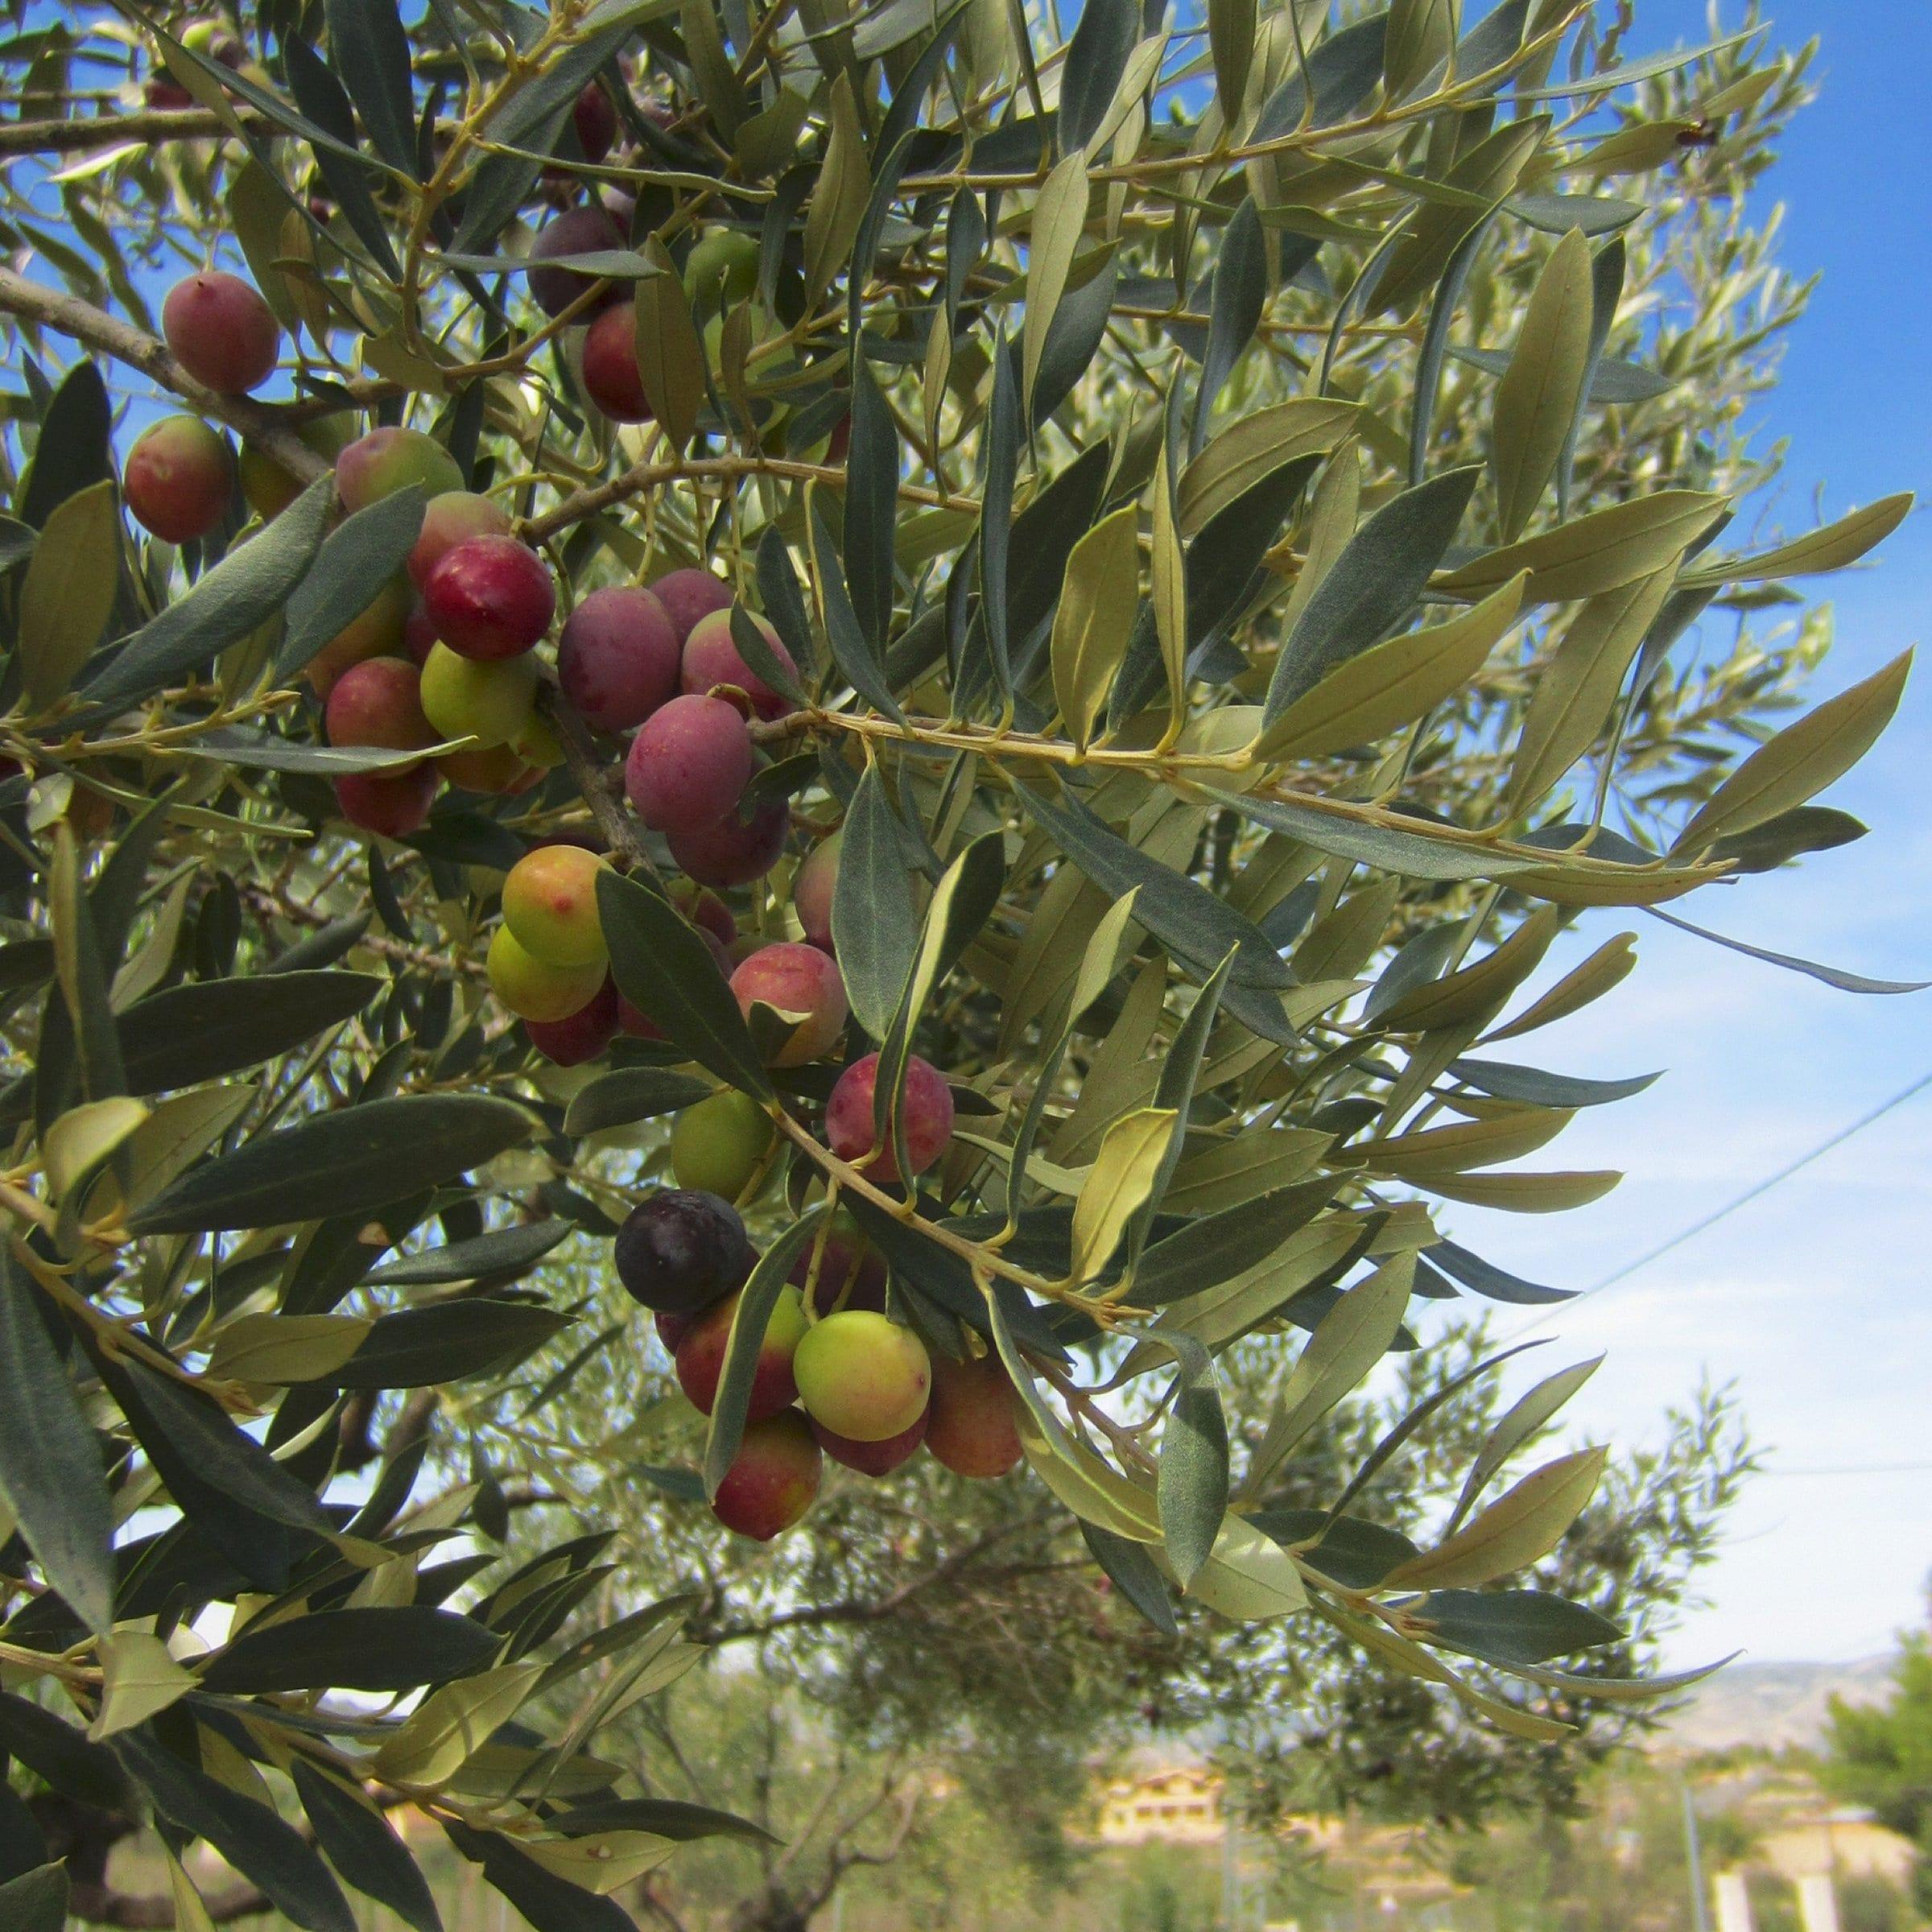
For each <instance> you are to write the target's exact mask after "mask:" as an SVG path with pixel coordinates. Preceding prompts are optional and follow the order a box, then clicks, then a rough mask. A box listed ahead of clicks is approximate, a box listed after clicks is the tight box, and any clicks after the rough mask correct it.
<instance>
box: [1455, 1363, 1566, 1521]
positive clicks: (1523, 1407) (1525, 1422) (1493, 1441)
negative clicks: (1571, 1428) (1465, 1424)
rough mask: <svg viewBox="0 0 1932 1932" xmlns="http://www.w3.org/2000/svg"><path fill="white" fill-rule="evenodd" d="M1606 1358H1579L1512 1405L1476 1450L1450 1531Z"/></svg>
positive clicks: (1457, 1503) (1456, 1500)
mask: <svg viewBox="0 0 1932 1932" xmlns="http://www.w3.org/2000/svg"><path fill="white" fill-rule="evenodd" d="M1603 1360H1604V1358H1603V1357H1602V1356H1600V1355H1597V1356H1591V1358H1590V1360H1588V1361H1587V1362H1577V1363H1575V1364H1572V1365H1571V1367H1569V1368H1567V1369H1558V1371H1557V1372H1556V1373H1555V1374H1554V1375H1551V1376H1546V1377H1544V1379H1543V1380H1542V1381H1540V1382H1538V1384H1537V1385H1536V1386H1535V1387H1534V1388H1533V1389H1530V1390H1529V1391H1528V1392H1527V1393H1525V1394H1524V1395H1521V1396H1520V1397H1518V1398H1517V1400H1516V1402H1513V1404H1512V1405H1511V1406H1510V1407H1509V1409H1508V1410H1506V1411H1505V1414H1503V1416H1502V1418H1501V1420H1500V1421H1499V1422H1497V1423H1496V1426H1495V1427H1494V1428H1493V1429H1492V1430H1490V1431H1489V1434H1488V1436H1487V1437H1486V1438H1485V1439H1484V1443H1483V1446H1482V1447H1481V1448H1480V1450H1479V1451H1477V1452H1476V1460H1475V1461H1474V1462H1473V1463H1471V1464H1470V1465H1469V1473H1468V1476H1466V1477H1465V1478H1464V1479H1463V1489H1462V1493H1461V1495H1459V1496H1457V1498H1456V1499H1455V1509H1452V1510H1451V1512H1450V1513H1449V1521H1448V1524H1447V1531H1448V1533H1449V1534H1455V1530H1456V1528H1457V1526H1458V1525H1459V1524H1460V1523H1461V1521H1462V1520H1463V1517H1466V1516H1467V1515H1468V1513H1469V1511H1470V1508H1471V1506H1472V1505H1473V1504H1474V1503H1475V1501H1476V1498H1477V1497H1478V1496H1480V1495H1481V1494H1482V1492H1483V1491H1484V1488H1487V1487H1488V1484H1489V1483H1490V1481H1491V1480H1492V1478H1493V1477H1494V1476H1495V1475H1496V1472H1497V1471H1498V1470H1499V1469H1501V1468H1502V1466H1503V1465H1504V1463H1506V1462H1508V1461H1509V1458H1510V1457H1511V1456H1512V1455H1514V1454H1515V1453H1516V1451H1517V1450H1518V1449H1520V1448H1521V1447H1522V1446H1523V1444H1524V1443H1526V1442H1528V1441H1529V1440H1530V1438H1531V1437H1533V1436H1534V1435H1536V1434H1537V1433H1538V1431H1539V1430H1542V1428H1543V1427H1544V1426H1546V1424H1547V1423H1548V1422H1550V1419H1551V1418H1552V1417H1554V1415H1555V1414H1557V1412H1558V1410H1560V1409H1562V1408H1563V1405H1564V1404H1565V1403H1566V1402H1568V1401H1569V1400H1570V1398H1571V1396H1573V1395H1575V1393H1576V1392H1577V1391H1578V1389H1581V1388H1582V1387H1583V1385H1584V1383H1586V1382H1587V1381H1589V1379H1590V1378H1591V1376H1593V1375H1594V1374H1596V1372H1597V1370H1598V1369H1599V1368H1600V1367H1601V1366H1602V1364H1603Z"/></svg>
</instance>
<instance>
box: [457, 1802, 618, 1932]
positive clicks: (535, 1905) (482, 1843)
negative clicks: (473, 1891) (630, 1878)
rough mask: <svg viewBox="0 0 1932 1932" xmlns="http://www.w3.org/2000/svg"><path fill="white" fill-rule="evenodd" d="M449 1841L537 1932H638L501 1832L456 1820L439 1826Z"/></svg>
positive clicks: (608, 1902)
mask: <svg viewBox="0 0 1932 1932" xmlns="http://www.w3.org/2000/svg"><path fill="white" fill-rule="evenodd" d="M440 1822H441V1823H442V1826H443V1829H444V1831H445V1832H447V1833H448V1835H449V1840H450V1843H452V1844H453V1845H454V1846H455V1847H456V1849H457V1850H458V1851H459V1852H461V1853H462V1854H463V1856H464V1857H465V1858H467V1859H468V1860H469V1861H470V1862H471V1863H472V1864H477V1865H481V1867H482V1868H483V1876H484V1878H485V1880H487V1881H488V1882H489V1885H491V1886H492V1887H493V1888H494V1889H496V1890H497V1891H498V1892H500V1893H502V1895H503V1896H504V1897H506V1899H508V1900H509V1901H510V1903H511V1904H512V1905H514V1906H515V1907H516V1909H518V1911H519V1912H521V1913H522V1914H523V1916H524V1918H526V1919H528V1920H529V1922H530V1924H531V1925H532V1926H535V1928H536V1932H637V1928H636V1926H635V1925H634V1922H633V1921H632V1919H631V1916H630V1913H628V1912H626V1911H625V1909H624V1908H623V1907H622V1906H621V1905H619V1904H618V1903H617V1901H616V1900H615V1899H614V1898H600V1897H597V1894H596V1893H591V1892H584V1891H580V1890H579V1889H577V1887H576V1886H575V1885H571V1884H569V1883H568V1882H567V1881H566V1880H563V1879H560V1878H558V1877H556V1876H555V1875H554V1874H553V1873H551V1872H547V1871H546V1870H545V1869H544V1868H543V1866H541V1865H539V1864H538V1863H537V1862H536V1860H535V1859H533V1858H530V1857H528V1856H526V1855H525V1854H524V1853H523V1852H520V1851H518V1848H517V1847H516V1845H515V1844H514V1843H513V1842H512V1840H510V1839H508V1838H506V1837H505V1836H503V1835H502V1833H501V1832H497V1831H477V1830H475V1829H473V1827H470V1826H469V1825H460V1824H458V1823H456V1820H455V1819H454V1818H444V1819H442V1820H441V1821H440Z"/></svg>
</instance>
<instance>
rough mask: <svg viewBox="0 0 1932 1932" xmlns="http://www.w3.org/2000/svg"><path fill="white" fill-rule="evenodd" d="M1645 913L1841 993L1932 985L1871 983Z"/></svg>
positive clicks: (1669, 915) (1659, 913) (1653, 910)
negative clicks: (1819, 982) (1817, 981)
mask: <svg viewBox="0 0 1932 1932" xmlns="http://www.w3.org/2000/svg"><path fill="white" fill-rule="evenodd" d="M1643 910H1645V912H1647V913H1649V914H1650V916H1651V918H1653V919H1662V921H1663V923H1665V924H1666V926H1674V927H1676V928H1677V929H1678V931H1680V932H1689V933H1695V935H1697V937H1698V938H1699V939H1708V940H1710V941H1711V943H1712V944H1713V945H1714V946H1722V947H1725V948H1727V949H1728V951H1730V952H1741V953H1743V954H1744V956H1745V957H1746V958H1747V959H1752V960H1763V961H1764V962H1765V964H1766V965H1767V966H1781V967H1783V968H1784V969H1785V971H1786V972H1802V974H1804V976H1806V978H1807V979H1811V980H1823V982H1824V983H1825V985H1827V986H1835V987H1836V988H1837V989H1838V990H1839V992H1840V993H1923V992H1924V991H1925V989H1926V987H1927V986H1928V985H1932V980H1872V979H1868V978H1866V976H1864V974H1863V973H1862V972H1847V971H1846V970H1845V969H1844V968H1843V967H1842V966H1821V965H1819V964H1818V962H1817V961H1816V960H1801V959H1799V958H1798V956H1796V955H1795V954H1794V953H1789V952H1768V951H1767V950H1766V949H1765V947H1762V946H1748V945H1746V944H1745V943H1744V941H1743V940H1742V939H1727V938H1726V937H1725V936H1724V934H1722V933H1721V932H1713V931H1711V929H1710V927H1707V926H1693V925H1692V924H1691V922H1690V921H1689V920H1688V919H1679V918H1678V916H1677V914H1675V913H1674V912H1666V911H1664V910H1662V908H1661V907H1659V906H1645V907H1644V909H1643Z"/></svg>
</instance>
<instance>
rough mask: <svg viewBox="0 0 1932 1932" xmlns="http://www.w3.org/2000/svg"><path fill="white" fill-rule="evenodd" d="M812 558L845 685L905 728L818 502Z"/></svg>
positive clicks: (834, 657) (814, 512)
mask: <svg viewBox="0 0 1932 1932" xmlns="http://www.w3.org/2000/svg"><path fill="white" fill-rule="evenodd" d="M811 555H812V563H813V567H814V572H815V577H816V580H817V584H818V589H819V603H820V605H821V608H822V610H823V613H824V620H825V642H826V646H827V648H828V650H830V651H831V653H832V662H833V663H835V664H836V666H837V667H838V668H839V672H840V675H841V676H842V677H843V678H844V680H845V682H846V683H848V684H849V685H850V686H851V687H852V689H853V690H854V691H857V693H858V694H859V696H861V697H862V698H863V699H864V700H865V701H866V703H867V704H869V705H871V706H872V708H873V710H874V711H877V712H883V713H884V714H885V716H887V717H889V718H890V719H891V720H893V721H894V723H895V724H898V725H903V724H904V723H905V722H906V714H905V712H902V711H901V710H900V708H899V704H898V699H896V698H895V697H894V696H893V695H892V690H891V687H890V686H889V685H888V684H887V683H886V667H885V664H884V663H883V661H882V660H881V658H880V656H879V654H878V652H877V650H875V649H873V645H872V643H871V642H870V640H869V638H867V637H866V635H865V630H864V629H863V628H862V627H861V625H860V622H859V617H858V613H857V611H855V610H854V609H852V599H851V597H849V596H848V594H847V592H846V589H845V573H844V567H843V565H842V564H841V563H840V558H839V553H838V551H837V549H836V547H834V545H833V543H832V532H831V531H830V530H828V529H827V528H826V527H825V518H824V515H823V514H822V513H821V512H820V510H819V506H818V505H817V504H816V503H813V504H812V506H811Z"/></svg>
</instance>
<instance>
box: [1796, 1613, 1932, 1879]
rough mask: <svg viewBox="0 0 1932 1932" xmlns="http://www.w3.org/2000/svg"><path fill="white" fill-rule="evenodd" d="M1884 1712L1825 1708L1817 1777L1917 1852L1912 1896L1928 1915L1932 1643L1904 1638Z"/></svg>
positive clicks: (1920, 1636) (1838, 1702) (1920, 1635)
mask: <svg viewBox="0 0 1932 1932" xmlns="http://www.w3.org/2000/svg"><path fill="white" fill-rule="evenodd" d="M1892 1686H1893V1688H1892V1695H1891V1696H1890V1697H1889V1699H1887V1700H1886V1701H1885V1703H1882V1704H1853V1703H1847V1702H1846V1701H1845V1699H1843V1698H1842V1697H1834V1698H1833V1699H1832V1700H1831V1715H1830V1718H1829V1720H1828V1723H1827V1729H1826V1733H1825V1745H1824V1757H1823V1766H1822V1775H1823V1778H1824V1781H1825V1784H1826V1786H1827V1789H1828V1790H1832V1791H1835V1792H1836V1793H1837V1794H1839V1796H1840V1797H1843V1798H1849V1799H1851V1800H1852V1802H1853V1803H1854V1804H1859V1805H1864V1806H1866V1807H1867V1808H1868V1809H1869V1810H1871V1812H1872V1814H1873V1815H1874V1816H1875V1817H1876V1818H1877V1819H1878V1821H1879V1823H1880V1824H1884V1825H1889V1826H1890V1827H1891V1828H1892V1829H1893V1831H1898V1832H1902V1833H1903V1834H1904V1835H1905V1836H1906V1837H1907V1838H1909V1839H1911V1840H1912V1841H1913V1843H1914V1844H1916V1845H1917V1846H1918V1848H1919V1861H1918V1866H1917V1868H1916V1869H1915V1871H1914V1872H1913V1897H1914V1898H1915V1899H1916V1900H1917V1901H1918V1907H1919V1909H1920V1910H1921V1911H1922V1912H1926V1913H1932V1636H1929V1635H1928V1634H1927V1633H1926V1632H1924V1631H1914V1632H1913V1633H1910V1634H1909V1635H1908V1636H1907V1637H1906V1638H1905V1642H1904V1644H1903V1645H1902V1646H1901V1649H1900V1652H1899V1657H1898V1662H1897V1664H1896V1665H1895V1666H1893V1672H1892Z"/></svg>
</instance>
